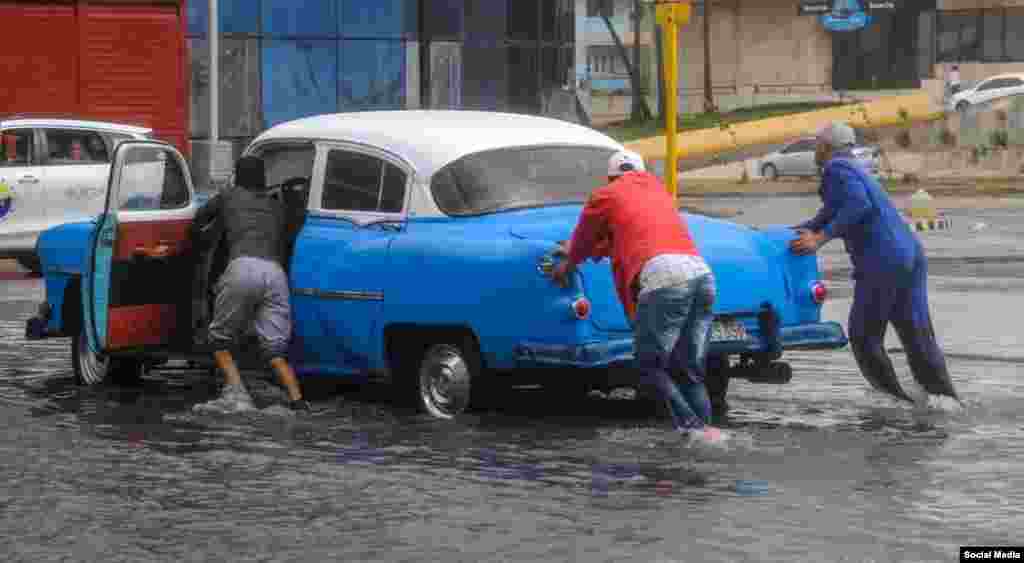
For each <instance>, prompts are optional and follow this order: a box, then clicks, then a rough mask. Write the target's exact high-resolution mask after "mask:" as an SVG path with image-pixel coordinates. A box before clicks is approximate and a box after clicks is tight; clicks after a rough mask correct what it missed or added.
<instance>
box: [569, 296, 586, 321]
mask: <svg viewBox="0 0 1024 563" xmlns="http://www.w3.org/2000/svg"><path fill="white" fill-rule="evenodd" d="M572 313H573V314H574V315H576V318H577V319H579V320H581V321H582V320H585V319H586V318H587V317H589V316H590V301H588V300H587V298H586V297H580V298H579V299H577V300H575V301H573V302H572Z"/></svg>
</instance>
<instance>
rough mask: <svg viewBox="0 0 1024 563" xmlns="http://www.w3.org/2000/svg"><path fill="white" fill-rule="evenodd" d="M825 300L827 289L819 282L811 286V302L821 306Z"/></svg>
mask: <svg viewBox="0 0 1024 563" xmlns="http://www.w3.org/2000/svg"><path fill="white" fill-rule="evenodd" d="M826 299H828V287H826V286H825V284H823V283H821V282H820V281H817V282H814V283H813V284H811V300H813V301H814V302H815V303H816V304H818V305H821V304H822V303H824V302H825V300H826Z"/></svg>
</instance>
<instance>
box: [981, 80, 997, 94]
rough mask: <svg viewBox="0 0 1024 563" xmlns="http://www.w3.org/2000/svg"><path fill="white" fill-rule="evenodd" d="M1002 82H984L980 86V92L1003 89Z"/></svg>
mask: <svg viewBox="0 0 1024 563" xmlns="http://www.w3.org/2000/svg"><path fill="white" fill-rule="evenodd" d="M1000 82H1001V81H1000V80H989V81H988V82H983V83H981V84H980V85H979V86H978V91H979V92H984V91H986V90H995V89H996V88H1002V86H1000Z"/></svg>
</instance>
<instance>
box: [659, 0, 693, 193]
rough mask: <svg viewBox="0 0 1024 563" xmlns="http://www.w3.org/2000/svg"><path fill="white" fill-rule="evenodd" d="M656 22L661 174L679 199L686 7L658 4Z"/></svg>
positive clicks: (686, 5) (685, 3)
mask: <svg viewBox="0 0 1024 563" xmlns="http://www.w3.org/2000/svg"><path fill="white" fill-rule="evenodd" d="M656 10H657V21H658V25H660V26H661V28H662V39H663V40H664V44H663V47H664V48H663V49H662V51H663V52H664V53H665V57H664V58H665V60H664V61H663V65H664V66H663V67H662V69H661V71H662V73H663V74H664V76H665V96H666V99H665V143H666V145H667V146H666V148H665V174H666V176H667V179H668V191H669V193H671V194H672V197H673V198H675V197H678V195H679V188H678V185H679V181H678V167H679V155H678V151H679V149H678V144H677V141H678V139H677V138H676V124H677V123H678V120H677V117H676V116H677V114H678V112H679V109H678V106H679V87H678V77H679V26H680V25H683V24H685V23H687V22H688V21H690V3H689V2H681V1H676V2H673V1H667V2H658V4H657V8H656Z"/></svg>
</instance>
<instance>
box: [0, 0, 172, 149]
mask: <svg viewBox="0 0 1024 563" xmlns="http://www.w3.org/2000/svg"><path fill="white" fill-rule="evenodd" d="M185 13H186V12H185V5H184V2H180V3H170V4H169V3H167V2H159V3H157V2H153V3H146V2H137V3H127V2H115V3H103V2H97V1H90V2H85V1H82V0H79V1H77V2H74V3H69V2H63V3H58V2H38V3H17V4H11V3H3V2H0V22H2V27H3V29H4V37H5V40H4V47H3V48H0V84H3V85H5V86H8V87H3V86H0V113H21V112H31V113H37V112H46V113H62V114H71V115H75V116H80V117H82V118H91V119H102V120H109V121H117V122H123V123H130V124H137V125H144V126H147V127H152V128H153V129H154V135H155V136H156V137H158V138H160V139H163V140H166V141H168V142H171V143H173V144H174V145H175V146H177V147H178V148H179V149H180V150H181V151H182V152H185V153H186V154H187V152H188V107H189V106H188V82H187V80H188V68H187V65H188V55H187V52H186V44H185V27H186V25H187V21H186V16H185Z"/></svg>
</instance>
